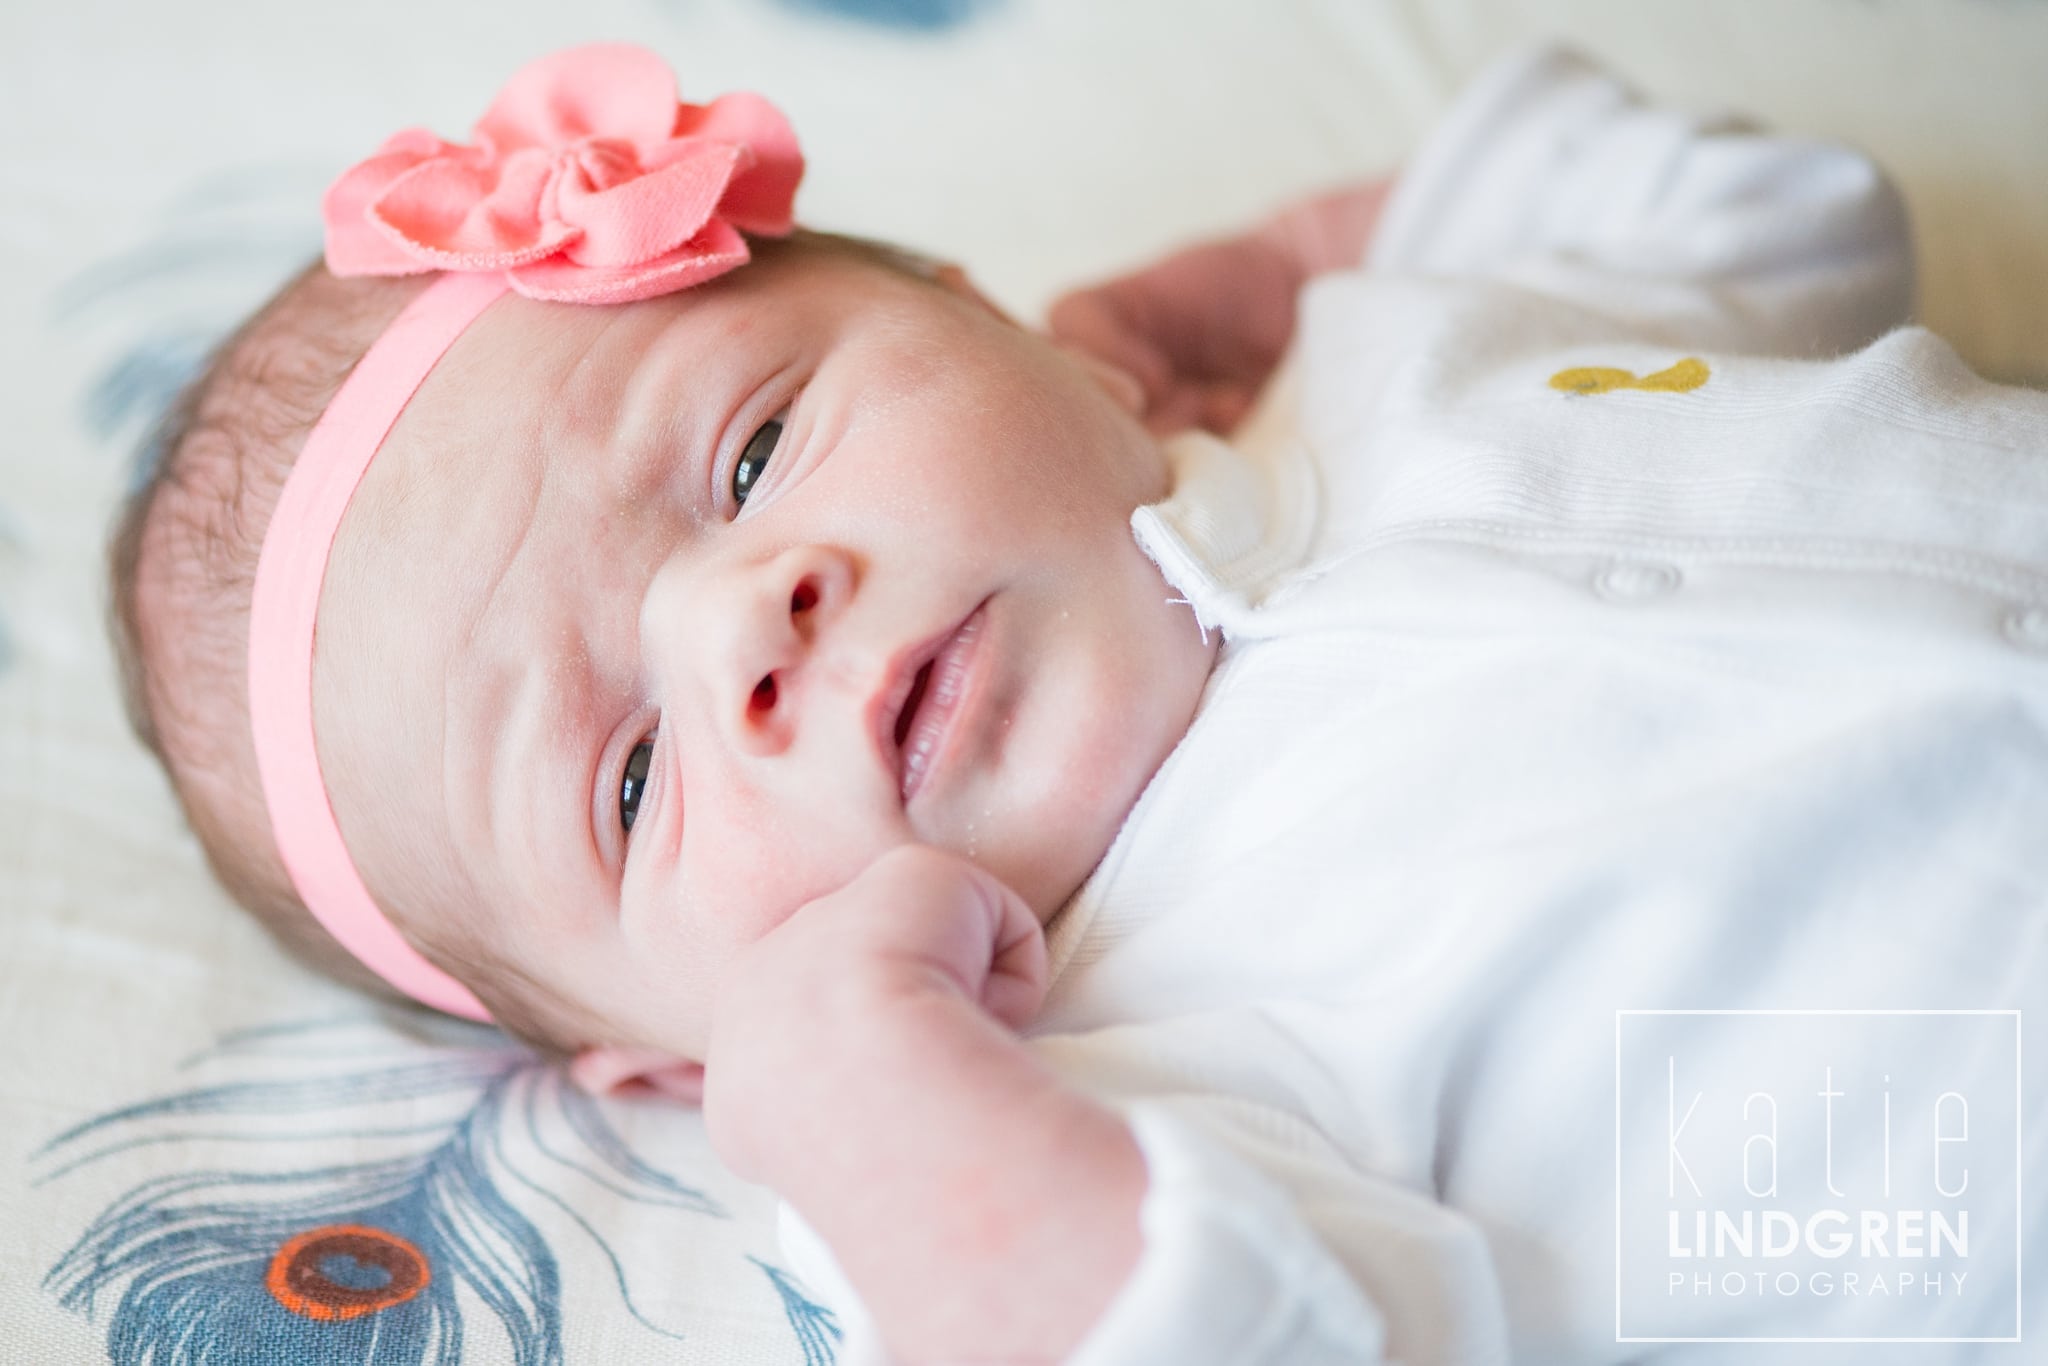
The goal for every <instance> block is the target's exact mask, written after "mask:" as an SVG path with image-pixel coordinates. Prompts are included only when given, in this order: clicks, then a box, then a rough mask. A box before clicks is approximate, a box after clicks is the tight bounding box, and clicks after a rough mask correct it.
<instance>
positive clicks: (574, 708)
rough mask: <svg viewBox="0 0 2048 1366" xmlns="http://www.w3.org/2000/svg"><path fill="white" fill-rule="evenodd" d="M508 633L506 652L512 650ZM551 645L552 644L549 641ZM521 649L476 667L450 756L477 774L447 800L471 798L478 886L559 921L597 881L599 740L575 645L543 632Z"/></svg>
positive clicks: (581, 655)
mask: <svg viewBox="0 0 2048 1366" xmlns="http://www.w3.org/2000/svg"><path fill="white" fill-rule="evenodd" d="M519 634H520V633H515V636H514V639H513V640H509V641H507V642H506V644H507V645H511V646H515V647H516V646H517V645H518V644H519V643H520V641H519V639H518V635H519ZM549 635H555V636H556V637H557V638H556V639H555V640H553V641H549V640H548V639H547V637H548V636H549ZM524 643H525V644H527V645H528V646H531V647H533V648H530V649H525V650H520V649H517V648H514V649H510V650H506V651H504V652H502V653H500V652H493V653H494V654H495V655H496V657H495V658H494V659H491V660H490V661H489V662H487V663H485V664H483V665H482V667H481V668H480V669H479V671H478V673H477V675H476V676H475V682H476V686H475V687H473V688H468V689H464V690H463V691H464V693H465V694H466V695H467V697H468V698H469V699H470V700H469V704H468V706H467V707H466V708H465V711H466V713H467V714H466V715H465V716H464V717H463V719H462V722H461V724H460V726H459V728H458V727H450V733H451V735H454V734H455V733H456V731H457V730H458V729H459V730H460V732H462V733H463V734H465V735H467V736H468V737H470V743H467V744H465V743H463V741H462V740H461V739H460V738H457V739H456V740H454V742H453V743H454V747H455V748H457V749H459V750H467V751H468V752H469V753H470V754H472V755H475V756H476V758H475V759H474V760H473V762H474V763H475V764H476V765H477V767H478V769H479V770H480V771H477V772H474V773H473V774H472V775H470V777H471V781H468V782H463V781H461V780H460V779H459V778H458V780H457V781H456V782H455V783H454V784H452V785H451V786H450V788H449V791H450V792H451V793H455V794H458V796H457V798H456V800H457V801H460V796H459V794H461V793H465V792H477V791H479V788H481V792H482V797H483V799H482V800H481V801H479V802H476V803H475V804H474V805H475V807H476V810H475V812H474V814H473V816H472V819H473V820H474V821H475V822H476V823H477V826H478V828H477V829H476V830H475V831H474V835H473V838H474V840H475V843H474V846H473V847H474V848H475V849H476V851H477V854H476V856H477V857H480V858H482V859H484V860H486V861H487V863H488V868H487V869H481V870H479V872H482V873H483V874H484V876H481V877H478V878H477V879H476V881H477V882H478V883H479V884H480V885H481V886H482V887H483V888H485V889H486V896H487V897H488V896H490V895H491V889H497V890H498V892H499V893H500V895H501V896H504V897H509V899H510V904H513V905H517V906H522V907H546V908H548V910H549V911H550V912H551V913H554V914H566V913H568V912H569V911H570V910H571V909H572V908H574V907H578V906H582V905H584V904H585V903H586V902H588V901H589V900H590V886H591V882H590V880H591V879H592V878H601V877H602V876H603V867H602V863H601V857H600V854H599V850H598V846H597V844H596V842H595V835H596V832H595V831H594V830H593V829H592V828H591V821H592V819H593V815H592V811H593V805H592V804H593V802H594V800H595V798H594V796H593V794H592V793H591V791H590V789H589V785H588V782H587V780H588V779H589V778H590V776H591V773H592V768H591V765H592V762H593V756H594V755H595V754H596V753H597V751H598V746H599V745H600V743H601V741H600V740H599V739H598V738H597V736H596V735H595V733H594V732H593V728H592V727H593V718H592V717H591V715H590V709H589V705H588V703H589V699H590V697H591V684H592V679H591V676H590V672H589V663H588V658H589V656H588V652H587V650H586V649H585V648H584V646H583V644H582V643H581V642H580V641H575V642H565V641H562V640H561V639H560V638H559V634H558V633H555V632H549V631H547V630H546V629H545V628H543V629H542V632H541V634H540V635H538V636H534V635H528V636H526V638H525V642H524Z"/></svg>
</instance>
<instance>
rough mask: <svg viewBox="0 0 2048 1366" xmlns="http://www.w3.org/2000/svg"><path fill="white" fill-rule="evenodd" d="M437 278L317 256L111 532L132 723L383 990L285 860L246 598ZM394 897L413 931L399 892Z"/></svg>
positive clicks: (320, 966)
mask: <svg viewBox="0 0 2048 1366" xmlns="http://www.w3.org/2000/svg"><path fill="white" fill-rule="evenodd" d="M752 246H753V250H754V253H755V255H756V257H757V258H758V257H762V256H774V255H779V254H781V253H783V252H789V251H833V252H840V253H844V254H847V255H849V256H852V257H854V258H855V259H859V260H864V261H866V262H868V263H869V264H871V265H874V266H878V267H880V268H882V269H885V270H888V271H891V272H893V273H896V274H899V275H904V276H908V277H911V278H913V279H918V280H922V281H926V282H933V283H936V282H937V281H939V280H940V279H941V278H942V274H943V272H944V270H945V267H944V266H942V265H941V264H940V263H938V262H936V261H934V260H932V259H931V258H928V257H925V256H921V255H919V254H918V253H916V252H913V251H909V250H906V249H904V248H900V247H896V246H892V245H889V244H887V243H882V242H874V241H869V240H867V239H863V238H855V237H845V236H840V235H837V234H830V233H819V232H812V231H807V230H802V229H799V230H798V231H797V232H796V233H794V234H792V236H791V237H789V238H786V239H781V240H769V241H757V242H755V243H753V244H752ZM428 278H429V277H411V278H400V279H380V278H369V279H346V280H344V279H338V278H337V277H335V276H334V275H332V274H330V273H329V272H328V271H327V270H326V268H325V267H324V266H322V265H319V264H317V263H316V264H314V265H312V266H309V267H308V268H307V269H306V270H304V271H302V272H301V273H300V274H299V275H298V276H296V277H295V278H293V279H292V280H291V281H289V282H288V283H287V284H286V285H285V286H284V287H283V288H282V289H280V290H279V291H278V292H277V294H276V295H275V296H274V297H273V298H272V299H271V300H270V301H269V302H268V303H266V304H265V305H264V306H263V307H262V308H261V309H259V310H258V311H257V312H256V314H255V315H254V316H253V317H251V318H250V319H249V320H248V321H247V322H246V323H244V324H243V325H242V326H241V327H240V328H238V329H237V330H236V331H235V332H234V333H233V334H232V335H230V336H229V337H228V338H227V339H226V340H225V341H223V342H222V343H221V344H220V345H219V346H218V347H216V348H215V350H214V351H213V353H212V354H211V355H210V356H209V357H208V359H207V361H206V362H205V364H204V365H203V366H202V367H201V368H200V371H199V373H198V374H197V376H196V377H195V378H194V379H193V380H192V381H191V383H190V384H188V385H187V386H186V387H185V389H184V391H183V392H182V393H181V394H180V395H179V396H178V398H177V400H176V401H175V402H174V403H173V404H172V405H171V407H170V408H169V409H168V410H166V412H165V413H164V415H163V417H162V419H161V420H160V421H159V422H158V424H157V426H156V428H155V429H154V431H153V432H152V433H151V434H150V437H149V439H148V441H147V443H146V445H145V447H144V456H143V459H144V461H145V462H146V464H145V468H144V470H143V472H142V478H141V479H140V480H139V482H138V484H137V486H136V488H135V489H134V491H133V492H132V493H131V494H130V495H129V497H128V499H127V501H126V503H125V504H124V505H123V507H122V508H121V511H120V514H119V517H118V519H117V521H116V524H115V529H114V534H113V538H112V541H111V543H110V545H109V554H108V562H109V570H110V573H111V577H112V594H111V599H110V609H111V610H110V613H109V618H110V623H109V624H110V627H111V631H112V635H113V640H114V650H115V655H116V657H117V660H118V664H119V669H120V676H121V691H122V700H123V703H124V705H125V706H126V708H127V712H128V719H129V723H130V724H131V725H132V726H133V727H134V729H135V733H136V735H137V736H138V737H139V738H140V739H141V740H142V742H143V744H144V745H146V746H148V748H149V750H150V752H151V753H153V754H154V755H155V756H156V757H157V760H158V762H159V763H161V764H162V765H163V767H164V770H165V772H166V773H167V774H168V775H169V777H170V780H171V787H172V790H173V791H174V793H175V794H176V796H177V798H178V802H179V805H180V806H181V807H182V808H183V810H184V812H185V817H186V820H187V821H188V822H189V823H190V825H191V827H192V831H193V833H194V834H195V835H196V836H197V837H198V839H199V843H200V846H201V848H202V849H203V850H204V851H205V853H206V859H207V862H208V864H209V865H211V867H212V868H213V871H214V874H215V876H217V877H218V878H219V879H220V881H221V884H222V885H223V886H224V887H226V889H227V890H228V892H229V893H230V894H231V895H232V896H233V897H234V898H235V900H236V901H238V902H240V903H241V904H242V906H244V907H245V908H247V909H248V910H249V912H250V913H251V914H253V915H254V916H255V917H256V919H257V920H258V922H259V923H261V924H262V925H263V926H264V928H265V929H267V930H268V931H269V932H270V933H271V935H272V937H273V938H274V939H276V940H277V942H278V943H279V944H280V945H281V946H282V947H283V948H284V949H285V950H286V951H287V952H289V953H290V954H291V955H292V956H293V957H294V958H296V959H298V960H299V961H300V962H302V963H304V964H306V965H307V966H309V967H311V968H313V969H314V970H315V971H318V972H320V973H323V974H325V975H326V976H328V977H331V978H333V979H335V980H337V981H340V982H343V983H345V984H347V985H350V986H353V987H357V988H359V989H361V990H364V991H367V992H370V993H372V994H374V995H377V996H381V997H384V998H387V999H391V998H394V996H395V993H394V992H393V991H392V989H391V988H390V987H388V986H387V985H385V983H384V982H383V981H382V979H380V978H379V977H377V975H376V974H375V973H373V972H371V971H370V970H369V969H368V968H365V967H364V966H363V965H362V964H360V963H358V962H357V961H356V960H355V958H354V957H353V956H351V955H350V954H349V952H348V951H347V950H346V949H344V948H342V947H341V945H340V944H338V943H337V942H335V940H334V939H333V938H332V937H331V936H330V935H328V933H327V932H326V931H325V930H324V929H322V928H321V927H320V925H319V924H318V922H316V921H315V920H314V919H313V917H312V916H311V915H310V914H309V913H308V912H307V911H306V909H305V906H304V903H303V902H301V901H300V899H299V896H298V893H297V891H296V890H295V889H294V888H293V886H292V883H291V879H290V877H289V876H288V875H287V873H286V872H285V869H284V865H283V863H282V862H281V861H280V859H279V858H278V855H277V851H276V847H275V845H274V843H273V842H272V838H271V834H270V819H269V815H268V813H267V811H266V809H265V807H264V802H263V793H262V789H261V787H260V786H259V784H258V780H257V776H256V759H255V749H254V744H253V742H252V740H251V737H250V729H249V703H248V624H249V600H250V594H251V590H252V587H253V585H254V582H255V577H256V560H257V557H258V555H259V554H260V553H261V550H262V546H263V532H264V529H265V528H266V527H268V526H269V524H270V516H271V513H272V511H273V510H274V509H275V507H276V505H277V499H278V495H279V493H280V492H281V491H282V490H283V488H284V483H285V479H286V477H287V476H288V475H289V474H290V473H291V468H292V464H293V462H294V461H295V460H297V458H298V454H299V451H300V449H301V448H302V447H303V446H304V444H305V440H306V436H307V434H308V433H309V432H310V431H311V430H312V428H313V424H314V423H315V422H316V421H318V419H319V417H320V414H321V413H322V412H323V411H325V409H326V407H327V404H328V403H329V401H330V400H332V398H333V397H334V394H335V392H336V391H337V390H338V389H339V388H340V387H341V384H342V381H343V380H344V379H346V378H347V376H348V374H349V372H350V371H351V370H352V369H353V368H354V367H355V364H356V362H357V361H359V360H361V359H362V356H363V353H364V352H366V351H367V350H368V349H369V348H370V345H371V343H372V342H374V341H375V340H376V339H377V337H378V335H379V334H380V333H382V332H383V330H384V329H385V328H386V327H387V326H388V325H389V324H390V322H391V320H392V319H393V318H395V317H396V316H397V315H398V314H399V312H400V311H402V310H403V309H404V307H405V306H406V304H407V303H409V302H411V300H412V299H413V297H414V296H415V295H417V294H418V293H419V292H420V290H421V289H423V288H425V286H426V283H427V279H428ZM380 897H382V898H386V899H396V900H397V901H398V902H399V903H400V904H398V905H389V904H387V905H386V906H385V910H386V911H387V912H388V913H390V914H392V915H393V917H394V919H395V920H397V921H398V923H399V924H400V925H401V926H404V925H407V924H409V923H417V921H418V920H419V917H407V916H406V915H405V914H404V909H405V908H404V905H403V904H402V903H403V901H404V899H405V898H404V895H403V891H402V890H400V891H399V892H397V893H396V895H395V898H394V892H393V891H392V889H384V890H382V891H381V892H380ZM463 938H464V939H466V940H467V941H468V942H447V943H434V942H424V943H421V944H420V945H419V947H420V948H421V949H422V951H423V952H425V953H426V955H427V957H428V958H429V959H431V960H433V961H434V962H435V963H436V964H437V965H438V966H440V967H442V968H443V969H445V970H446V971H448V972H450V973H451V974H453V975H454V976H455V977H456V978H458V979H459V980H461V981H462V982H463V983H464V984H465V985H466V986H468V987H469V988H470V989H471V990H472V991H474V992H476V994H477V996H478V997H479V998H480V999H481V1000H482V1001H483V1002H484V1004H485V1005H486V1006H487V1007H488V1008H489V1009H490V1011H491V1015H492V1018H493V1019H494V1020H495V1021H496V1022H497V1023H498V1024H499V1025H500V1026H501V1027H503V1028H504V1029H505V1030H506V1031H507V1032H508V1033H511V1034H513V1035H515V1036H517V1037H520V1038H522V1039H525V1040H526V1041H527V1042H529V1043H533V1044H536V1045H538V1046H540V1047H543V1048H547V1049H552V1050H562V1051H567V1050H570V1049H574V1048H576V1047H578V1046H580V1045H583V1044H587V1043H597V1042H611V1041H610V1040H603V1039H599V1038H596V1037H594V1036H593V1035H592V1034H591V1032H590V1030H591V1029H592V1028H593V1027H594V1026H592V1025H591V1024H590V1023H589V1022H588V1021H587V1020H586V1018H585V1017H584V1016H583V1014H582V1012H580V1011H577V1010H575V1009H574V1008H573V1007H571V1006H570V1005H569V1004H568V1003H567V1002H565V1001H563V1000H561V999H560V998H559V996H558V995H557V994H556V993H554V992H551V991H549V990H548V989H547V987H546V986H545V984H543V983H541V982H539V981H536V980H533V979H532V978H531V977H530V976H529V975H528V974H525V973H523V972H520V971H519V970H518V969H517V968H516V966H515V965H513V964H511V963H508V962H505V961H503V960H502V959H501V958H499V957H498V956H497V955H494V954H491V953H490V952H489V949H488V945H489V943H490V936H489V935H486V934H470V935H466V936H463Z"/></svg>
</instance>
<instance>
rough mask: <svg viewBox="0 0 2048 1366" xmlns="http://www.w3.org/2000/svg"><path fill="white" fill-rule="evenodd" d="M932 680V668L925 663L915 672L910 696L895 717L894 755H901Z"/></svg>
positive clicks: (905, 699) (904, 700)
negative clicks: (915, 675) (911, 725)
mask: <svg viewBox="0 0 2048 1366" xmlns="http://www.w3.org/2000/svg"><path fill="white" fill-rule="evenodd" d="M931 680H932V666H931V664H930V663H929V662H927V663H926V664H925V665H924V666H923V667H922V668H920V669H919V670H918V671H917V677H915V678H913V679H912V680H911V681H910V696H908V697H906V698H904V699H903V710H902V712H901V713H899V714H898V715H897V717H896V753H897V754H898V755H899V756H900V755H901V754H902V753H903V741H904V739H905V738H906V737H908V736H909V734H910V723H911V721H913V720H914V719H915V718H916V716H917V708H918V704H920V703H921V702H923V701H924V690H925V688H926V686H927V685H928V684H930V682H931Z"/></svg>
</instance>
